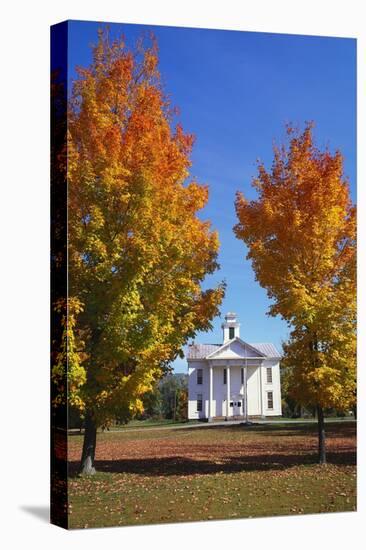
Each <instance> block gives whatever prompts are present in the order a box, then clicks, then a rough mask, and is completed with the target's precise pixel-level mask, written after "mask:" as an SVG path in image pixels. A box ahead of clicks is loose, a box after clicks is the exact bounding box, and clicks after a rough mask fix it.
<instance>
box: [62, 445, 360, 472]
mask: <svg viewBox="0 0 366 550" xmlns="http://www.w3.org/2000/svg"><path fill="white" fill-rule="evenodd" d="M317 459H318V457H317V454H315V453H311V452H309V453H307V454H255V455H251V456H225V457H224V458H222V459H217V460H215V459H212V460H206V459H205V460H202V459H197V460H195V459H193V458H189V457H183V456H179V455H178V456H172V457H162V458H148V459H140V458H134V459H119V460H97V461H96V462H95V467H96V469H97V471H98V472H104V473H118V474H122V473H129V474H141V475H147V476H170V475H178V476H185V475H192V474H199V475H205V474H216V473H225V474H230V473H237V472H245V471H271V470H272V471H280V470H286V469H288V468H292V467H294V466H300V465H309V464H316V463H317ZM327 462H328V464H338V465H353V464H356V453H355V452H351V451H344V452H336V453H334V452H328V454H327ZM77 474H78V463H77V462H70V463H69V475H70V477H75V476H77Z"/></svg>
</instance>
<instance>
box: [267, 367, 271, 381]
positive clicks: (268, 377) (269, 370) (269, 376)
mask: <svg viewBox="0 0 366 550" xmlns="http://www.w3.org/2000/svg"><path fill="white" fill-rule="evenodd" d="M267 384H272V367H267Z"/></svg>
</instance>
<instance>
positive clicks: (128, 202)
mask: <svg viewBox="0 0 366 550" xmlns="http://www.w3.org/2000/svg"><path fill="white" fill-rule="evenodd" d="M68 117H69V124H68V261H69V297H68V300H69V301H70V300H73V301H74V302H73V303H77V304H78V311H77V324H76V326H75V327H74V330H73V341H72V343H73V350H76V351H77V350H81V351H82V353H83V356H84V357H83V360H82V362H80V361H79V362H77V372H78V375H79V376H78V381H80V380H83V373H82V370H84V375H85V382H84V383H82V384H76V385H74V390H75V391H74V393H73V400H74V402H76V400H77V399H79V400H80V401H79V403H80V407H81V408H83V410H84V414H85V436H84V445H83V451H82V458H81V472H83V473H89V474H91V473H94V471H95V468H94V456H95V447H96V433H97V427H98V426H101V425H107V424H108V423H109V422H110V421H112V420H113V419H114V418H116V417H118V418H119V419H122V420H123V419H126V420H127V419H128V418H130V417H131V416H133V415H134V414H136V413H138V412H139V411H141V410H142V400H141V398H142V396H143V395H144V393H145V392H146V391H148V390H150V389H151V387H152V384H153V383H154V381H155V380H156V379H157V378H159V377H160V376H161V374H162V372H163V371H164V368H165V367H166V366H167V365H168V364H169V363H170V362H171V361H172V360H174V359H175V357H176V356H177V354H179V353H181V351H180V350H181V348H182V346H183V345H184V344H185V343H186V342H187V339H188V338H190V337H192V336H193V335H194V334H195V333H196V331H197V330H209V329H210V328H211V322H210V320H211V319H212V318H213V317H214V316H215V315H217V314H218V306H219V304H220V303H221V300H222V298H223V293H224V288H223V285H219V286H218V287H216V288H213V289H208V290H203V289H202V286H201V283H202V281H203V280H204V278H205V276H206V274H208V273H212V272H213V271H214V270H216V269H217V267H218V264H217V252H218V246H219V242H218V235H217V233H216V232H215V231H212V230H211V227H210V223H209V222H208V221H202V219H200V218H199V217H198V215H197V214H198V212H199V211H200V210H201V209H202V208H203V207H204V206H205V204H206V202H207V200H208V187H207V186H204V185H200V184H199V183H197V182H196V181H190V182H189V183H187V178H188V176H189V168H190V153H191V149H192V145H193V141H194V140H193V136H191V135H189V134H186V133H184V131H183V129H182V127H181V126H180V125H179V124H178V125H175V126H174V117H175V111H174V110H173V109H172V107H171V105H170V102H169V100H168V98H167V96H166V94H165V93H164V91H163V89H162V86H161V81H160V75H159V71H158V50H157V44H156V41H155V40H154V38H153V37H150V38H149V39H148V41H146V39H144V40H140V41H139V42H138V43H137V45H136V47H135V48H134V49H133V50H130V49H128V48H127V46H126V44H125V41H124V39H123V38H121V39H118V40H114V41H111V40H110V36H109V33H108V32H107V31H100V32H99V36H98V42H97V44H96V46H95V47H94V48H93V60H92V63H91V66H90V67H88V68H78V78H77V79H76V80H75V81H74V82H73V86H72V94H71V99H70V104H69V114H68ZM69 351H70V352H71V350H70V348H69Z"/></svg>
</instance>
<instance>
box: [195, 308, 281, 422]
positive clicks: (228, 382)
mask: <svg viewBox="0 0 366 550" xmlns="http://www.w3.org/2000/svg"><path fill="white" fill-rule="evenodd" d="M222 329H223V343H222V344H195V343H193V344H191V345H190V346H189V348H188V356H187V360H188V418H189V419H199V420H208V421H212V420H215V419H227V420H229V419H238V420H239V419H248V418H250V417H258V416H259V417H267V416H280V415H281V414H282V410H281V381H280V359H281V356H280V354H279V352H278V350H277V349H276V347H275V346H274V345H273V344H268V343H267V344H263V343H262V344H249V343H247V342H245V341H244V340H242V339H241V338H240V324H239V323H238V322H237V318H236V314H235V313H228V314H227V315H226V316H225V322H224V323H223V324H222Z"/></svg>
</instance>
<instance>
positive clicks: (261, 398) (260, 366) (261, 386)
mask: <svg viewBox="0 0 366 550" xmlns="http://www.w3.org/2000/svg"><path fill="white" fill-rule="evenodd" d="M262 371H263V361H262V362H261V364H260V365H259V386H260V392H261V393H260V404H261V416H262V418H263V417H264V414H263V372H262Z"/></svg>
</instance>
